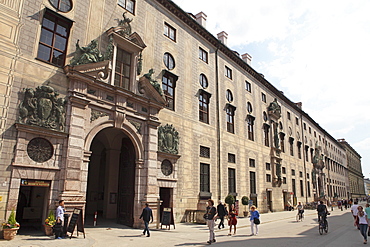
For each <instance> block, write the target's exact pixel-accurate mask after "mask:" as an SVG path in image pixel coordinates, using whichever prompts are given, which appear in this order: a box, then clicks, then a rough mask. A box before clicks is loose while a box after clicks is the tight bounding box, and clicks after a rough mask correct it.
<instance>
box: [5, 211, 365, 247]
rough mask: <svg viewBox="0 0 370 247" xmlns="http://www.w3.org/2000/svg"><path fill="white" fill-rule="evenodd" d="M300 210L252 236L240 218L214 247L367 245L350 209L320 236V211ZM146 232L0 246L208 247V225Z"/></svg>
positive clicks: (271, 217)
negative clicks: (301, 214)
mask: <svg viewBox="0 0 370 247" xmlns="http://www.w3.org/2000/svg"><path fill="white" fill-rule="evenodd" d="M296 213H297V211H284V212H276V213H267V214H261V222H262V223H261V225H260V231H259V234H258V235H257V236H251V234H250V233H251V231H250V227H249V219H248V218H239V219H238V225H237V227H238V228H237V234H236V235H234V236H228V230H227V229H226V228H224V229H221V230H218V229H217V228H216V239H217V242H216V243H214V244H212V246H247V245H250V244H252V245H254V246H295V247H297V246H305V247H307V246H363V244H362V239H361V236H360V233H359V232H358V230H356V229H355V228H354V227H353V223H352V217H351V214H350V210H349V209H347V210H343V211H340V210H338V209H336V208H334V211H331V215H330V216H329V219H328V220H329V233H328V234H324V235H319V233H318V230H317V221H316V211H314V210H306V211H305V219H304V221H303V222H296V220H295V215H296ZM142 231H143V230H142V229H132V228H129V227H125V226H122V225H118V224H115V223H112V222H105V223H102V222H100V224H99V221H98V225H97V226H96V227H93V226H89V225H86V226H85V233H86V238H84V237H83V234H81V233H79V236H77V235H76V232H75V233H74V236H73V237H72V239H69V238H67V239H61V240H55V239H53V238H52V237H48V236H44V235H42V233H41V232H40V233H39V234H38V235H35V233H34V234H32V235H27V234H25V235H22V234H19V235H17V236H16V238H15V239H14V240H11V241H5V240H0V246H9V247H10V246H11V247H14V246H20V247H31V246H32V247H36V246H37V247H39V246H40V247H49V246H53V247H59V246H60V247H62V246H63V247H65V246H73V247H80V246H81V247H82V246H130V247H131V246H151V247H152V246H161V247H164V246H205V245H207V244H206V241H207V240H208V229H207V227H206V226H205V225H199V224H188V223H179V224H176V225H175V229H173V226H172V225H171V229H170V230H165V229H162V230H161V229H159V230H156V229H151V231H152V232H151V237H149V238H148V237H146V236H144V235H142Z"/></svg>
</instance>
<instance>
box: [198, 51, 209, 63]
mask: <svg viewBox="0 0 370 247" xmlns="http://www.w3.org/2000/svg"><path fill="white" fill-rule="evenodd" d="M199 59H201V60H203V61H204V62H206V63H208V52H206V51H205V50H203V49H202V48H200V47H199Z"/></svg>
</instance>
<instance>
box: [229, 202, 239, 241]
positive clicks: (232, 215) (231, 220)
mask: <svg viewBox="0 0 370 247" xmlns="http://www.w3.org/2000/svg"><path fill="white" fill-rule="evenodd" d="M237 215H238V213H237V212H236V209H235V205H234V204H231V207H230V210H229V222H228V223H229V226H230V229H229V236H230V235H231V229H232V227H233V226H234V235H235V234H236V224H238V220H237V219H236V216H237Z"/></svg>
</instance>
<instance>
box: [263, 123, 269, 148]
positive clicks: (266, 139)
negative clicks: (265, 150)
mask: <svg viewBox="0 0 370 247" xmlns="http://www.w3.org/2000/svg"><path fill="white" fill-rule="evenodd" d="M269 129H270V126H268V125H267V124H264V125H263V140H264V143H265V146H266V147H269V146H270V138H269Z"/></svg>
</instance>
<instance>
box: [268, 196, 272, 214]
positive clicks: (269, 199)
mask: <svg viewBox="0 0 370 247" xmlns="http://www.w3.org/2000/svg"><path fill="white" fill-rule="evenodd" d="M271 192H272V191H267V209H268V210H270V211H271V212H272V193H271Z"/></svg>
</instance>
